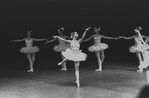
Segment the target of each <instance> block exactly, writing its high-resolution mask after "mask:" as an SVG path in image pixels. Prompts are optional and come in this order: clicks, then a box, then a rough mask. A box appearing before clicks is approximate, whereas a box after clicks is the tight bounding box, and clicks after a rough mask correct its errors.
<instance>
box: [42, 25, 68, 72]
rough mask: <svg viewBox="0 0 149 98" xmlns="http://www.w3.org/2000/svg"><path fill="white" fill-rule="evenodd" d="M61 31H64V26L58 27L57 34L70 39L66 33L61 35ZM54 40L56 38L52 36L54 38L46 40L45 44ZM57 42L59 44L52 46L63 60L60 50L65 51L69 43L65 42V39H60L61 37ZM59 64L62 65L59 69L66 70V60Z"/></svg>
mask: <svg viewBox="0 0 149 98" xmlns="http://www.w3.org/2000/svg"><path fill="white" fill-rule="evenodd" d="M63 31H64V28H60V29H58V34H59V36H60V37H61V38H64V39H66V38H68V39H71V37H69V36H66V35H63ZM55 40H57V38H54V39H53V40H51V41H47V42H46V43H45V44H47V43H50V42H53V41H55ZM58 42H59V44H58V45H55V46H54V47H53V50H54V51H56V52H61V54H60V55H61V58H62V60H63V59H64V56H63V55H62V51H65V50H66V49H67V48H69V47H70V44H69V43H66V42H65V41H63V40H61V39H58ZM61 66H62V69H61V71H66V70H67V67H66V62H64V63H63V64H62V65H61Z"/></svg>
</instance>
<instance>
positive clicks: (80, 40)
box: [79, 27, 91, 43]
mask: <svg viewBox="0 0 149 98" xmlns="http://www.w3.org/2000/svg"><path fill="white" fill-rule="evenodd" d="M90 28H91V27H88V28H87V29H85V31H84V33H83V35H82V37H81V38H80V39H79V42H80V43H81V42H82V41H83V39H84V37H85V35H86V33H87V31H88V30H89V29H90Z"/></svg>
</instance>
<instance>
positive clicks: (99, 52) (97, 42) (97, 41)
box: [82, 28, 117, 71]
mask: <svg viewBox="0 0 149 98" xmlns="http://www.w3.org/2000/svg"><path fill="white" fill-rule="evenodd" d="M100 29H101V28H94V31H95V33H96V34H94V35H92V36H91V37H89V38H88V39H86V40H84V41H82V42H86V41H89V40H90V39H92V38H94V45H92V46H90V47H89V48H88V50H89V51H90V52H95V54H96V57H97V60H98V66H99V68H98V69H96V70H95V71H102V63H103V61H104V58H105V55H104V50H105V49H107V48H108V47H109V46H108V45H107V44H105V43H101V38H105V39H117V38H113V37H107V36H104V35H100V34H99V31H100Z"/></svg>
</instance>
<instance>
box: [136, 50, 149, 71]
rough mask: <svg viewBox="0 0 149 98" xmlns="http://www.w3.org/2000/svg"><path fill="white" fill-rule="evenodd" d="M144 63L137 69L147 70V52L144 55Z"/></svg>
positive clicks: (148, 63) (148, 58) (148, 52)
mask: <svg viewBox="0 0 149 98" xmlns="http://www.w3.org/2000/svg"><path fill="white" fill-rule="evenodd" d="M144 58H145V59H144V61H143V62H142V63H141V64H140V65H139V67H138V68H147V67H148V66H149V51H147V52H146V53H145V55H144Z"/></svg>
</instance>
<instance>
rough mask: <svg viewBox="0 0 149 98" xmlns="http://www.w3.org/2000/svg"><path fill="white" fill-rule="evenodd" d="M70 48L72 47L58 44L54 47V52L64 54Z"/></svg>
mask: <svg viewBox="0 0 149 98" xmlns="http://www.w3.org/2000/svg"><path fill="white" fill-rule="evenodd" d="M69 47H70V45H69V44H58V45H55V46H54V47H53V50H54V51H56V52H62V51H65V50H66V49H67V48H69Z"/></svg>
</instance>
